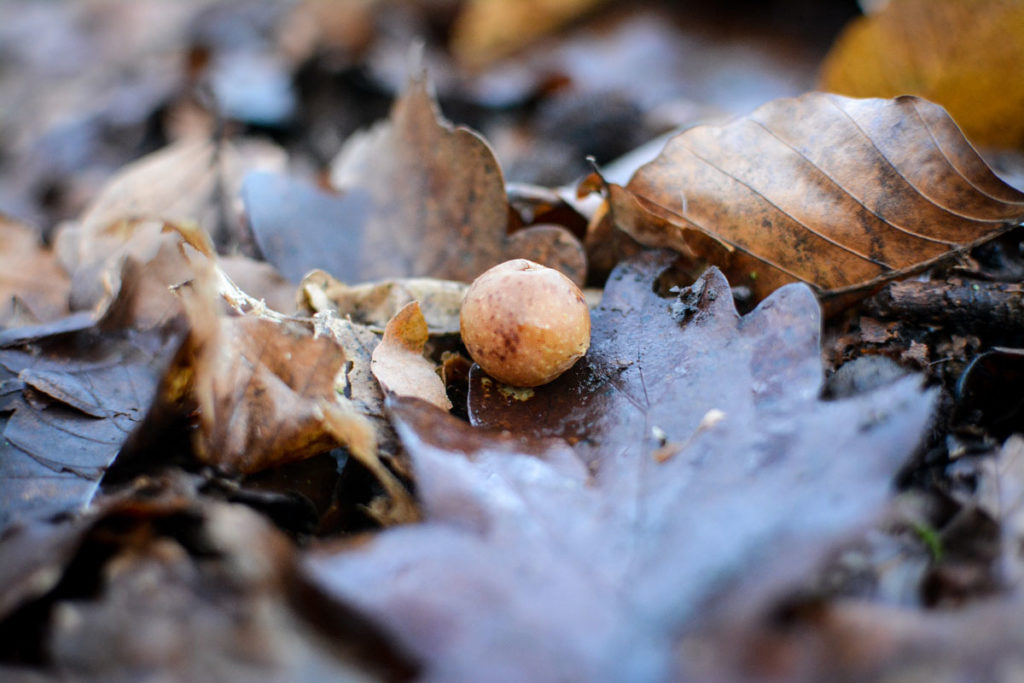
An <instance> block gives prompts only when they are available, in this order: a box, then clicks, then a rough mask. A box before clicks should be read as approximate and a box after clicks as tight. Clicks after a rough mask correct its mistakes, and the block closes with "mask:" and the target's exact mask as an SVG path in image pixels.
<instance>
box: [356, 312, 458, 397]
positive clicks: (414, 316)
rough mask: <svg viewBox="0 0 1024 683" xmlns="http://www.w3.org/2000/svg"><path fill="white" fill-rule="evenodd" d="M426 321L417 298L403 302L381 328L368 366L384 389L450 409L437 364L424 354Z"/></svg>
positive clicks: (396, 394)
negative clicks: (377, 343) (382, 331)
mask: <svg viewBox="0 0 1024 683" xmlns="http://www.w3.org/2000/svg"><path fill="white" fill-rule="evenodd" d="M426 344H427V321H426V320H424V318H423V313H421V312H420V305H419V303H418V302H416V301H413V302H412V303H409V304H406V305H405V306H404V307H403V308H402V310H400V311H399V312H398V313H396V314H395V317H394V318H392V319H391V321H390V322H388V325H387V327H386V328H385V329H384V338H383V339H382V340H381V342H380V344H379V345H378V346H377V348H376V349H374V350H373V360H372V362H371V365H370V368H371V370H372V372H373V376H374V377H376V378H377V381H378V382H380V385H381V387H383V388H384V391H386V392H388V393H389V394H393V395H395V396H415V397H416V398H421V399H423V400H424V401H426V402H427V403H430V404H431V405H435V406H437V407H438V408H441V409H442V410H451V409H452V402H451V401H449V400H448V395H447V394H446V393H445V389H444V382H442V381H441V377H440V375H438V374H437V368H436V367H435V366H434V364H433V363H431V362H430V361H429V360H427V359H426V358H424V357H423V348H424V346H426Z"/></svg>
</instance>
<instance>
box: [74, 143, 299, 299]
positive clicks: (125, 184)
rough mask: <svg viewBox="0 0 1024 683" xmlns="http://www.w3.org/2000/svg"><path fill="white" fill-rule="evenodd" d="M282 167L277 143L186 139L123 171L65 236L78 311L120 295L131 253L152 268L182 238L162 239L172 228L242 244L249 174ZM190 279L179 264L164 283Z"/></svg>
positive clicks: (185, 270) (221, 242) (281, 154)
mask: <svg viewBox="0 0 1024 683" xmlns="http://www.w3.org/2000/svg"><path fill="white" fill-rule="evenodd" d="M253 148H255V151H253ZM283 165H284V153H283V151H282V150H280V149H279V148H277V147H274V146H272V145H267V144H263V143H246V144H245V145H232V144H229V143H224V144H214V143H212V142H208V141H205V140H187V141H183V142H178V143H175V144H173V145H170V146H168V147H165V148H164V149H161V150H158V151H156V152H154V153H152V154H150V155H148V156H145V157H143V158H142V159H139V160H138V161H135V162H133V163H131V164H128V165H127V166H125V167H124V168H123V169H121V171H119V172H118V173H117V174H116V175H115V176H114V177H113V178H112V179H111V180H110V182H109V183H108V184H107V185H106V187H105V188H104V189H103V191H102V192H101V193H100V195H99V196H98V197H97V198H96V199H95V200H94V201H93V202H92V204H91V205H90V206H89V208H88V209H86V211H85V212H84V213H83V214H82V216H81V219H80V220H79V222H78V224H77V225H76V226H69V227H67V228H65V230H66V231H68V232H69V234H65V235H63V236H62V237H61V239H62V240H64V241H66V242H69V243H73V245H74V248H73V252H74V255H73V263H72V264H70V265H71V266H72V269H73V270H72V280H73V282H74V289H73V296H72V303H73V307H74V308H76V309H84V308H91V307H92V306H94V305H95V304H96V303H97V302H99V301H100V300H102V299H103V298H104V297H105V296H108V295H109V294H110V292H111V291H113V292H116V291H117V286H118V283H117V268H118V264H119V262H120V261H121V260H122V259H123V258H124V256H125V254H131V255H132V256H133V257H134V258H136V259H137V260H139V261H142V262H143V263H146V262H149V261H151V260H152V259H153V258H154V257H155V254H156V253H157V252H158V251H159V250H160V249H161V248H162V247H165V246H166V244H167V243H170V244H172V245H174V244H176V238H174V237H170V236H167V235H164V234H163V227H164V225H165V224H166V223H176V224H179V225H182V226H186V225H195V226H198V228H199V229H201V230H205V231H206V232H207V233H208V234H209V235H211V236H212V238H213V241H214V242H215V243H217V244H221V245H224V244H230V243H237V242H238V239H239V238H238V236H237V235H234V234H229V232H230V230H232V229H233V225H234V223H238V222H239V221H238V220H237V216H238V212H239V210H238V207H237V206H236V205H235V202H236V199H235V197H236V195H237V192H238V188H239V185H240V183H241V178H242V177H243V175H244V173H245V172H246V171H247V170H248V169H251V168H280V167H282V166H283ZM230 217H235V218H236V220H235V221H233V222H232V221H231V220H230ZM225 223H226V224H225ZM190 275H191V272H190V270H189V268H188V266H187V264H186V263H184V262H180V263H178V264H177V265H176V267H175V268H173V269H171V270H170V271H169V272H168V274H167V277H168V281H167V282H166V283H165V284H166V285H168V286H170V285H174V284H178V283H180V282H182V281H184V280H186V279H187V278H188V277H190Z"/></svg>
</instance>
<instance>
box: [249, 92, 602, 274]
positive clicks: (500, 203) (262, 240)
mask: <svg viewBox="0 0 1024 683" xmlns="http://www.w3.org/2000/svg"><path fill="white" fill-rule="evenodd" d="M331 181H332V183H333V184H334V186H335V187H337V188H339V190H341V191H342V194H341V195H340V196H337V195H332V194H329V193H327V192H324V191H320V190H317V189H316V188H314V187H312V186H309V185H307V184H304V183H302V182H300V181H298V180H296V179H292V178H288V177H286V176H281V175H275V174H269V173H260V174H253V175H250V176H249V177H248V178H246V181H245V185H244V188H243V196H244V199H245V205H246V214H247V216H248V219H249V223H250V225H251V227H252V231H253V234H254V236H255V238H256V241H257V243H258V245H259V247H260V249H261V251H262V252H263V255H264V257H265V258H266V259H267V260H268V261H269V262H270V263H272V264H274V265H275V266H276V267H277V268H278V269H279V270H280V271H281V273H282V274H283V275H284V276H285V277H287V278H289V279H290V280H292V281H294V282H298V281H299V280H300V279H302V277H303V276H305V275H306V273H308V272H309V271H310V270H313V269H315V268H319V269H322V270H326V271H327V272H329V273H331V274H332V275H334V276H335V277H337V278H339V279H340V280H342V281H344V282H349V283H359V282H366V281H371V280H384V279H390V278H400V277H432V278H440V279H447V280H459V281H463V282H470V281H472V280H473V279H474V278H475V277H476V276H477V275H479V274H480V273H482V272H483V271H485V270H487V268H489V267H491V266H493V265H496V264H498V263H500V262H502V261H505V260H508V259H510V258H517V257H520V256H523V257H527V255H530V256H532V257H533V258H534V259H537V258H545V259H546V261H544V262H545V265H551V266H552V267H559V266H560V265H561V267H563V268H564V267H567V266H566V265H564V264H571V266H572V267H573V268H574V269H575V270H573V271H572V272H567V273H566V275H568V276H569V277H571V278H573V279H574V280H577V281H579V282H582V278H583V277H585V275H586V273H585V263H586V261H585V256H584V255H583V248H582V246H581V245H580V244H579V241H578V240H576V238H575V237H574V236H573V235H572V234H571V233H569V232H568V231H566V230H562V229H560V228H545V229H534V230H525V231H522V233H521V234H519V236H513V237H514V239H510V238H509V237H508V236H507V235H506V231H507V228H508V223H509V206H508V199H507V197H506V194H505V185H504V180H503V178H502V173H501V168H500V167H499V165H498V162H497V160H496V159H495V158H494V153H493V152H492V151H491V149H490V147H488V146H487V143H486V142H485V141H484V140H483V139H482V138H481V137H480V136H479V135H477V134H476V133H474V132H473V131H471V130H469V129H468V128H464V127H453V126H452V125H451V124H450V123H448V122H447V121H445V120H444V119H443V118H442V117H441V115H440V113H439V111H438V107H437V104H436V103H435V101H434V99H433V97H432V95H431V94H430V92H429V86H428V84H427V81H426V76H425V75H423V74H420V75H419V76H418V77H416V78H414V79H413V80H412V81H411V82H410V84H409V88H408V90H407V91H406V92H405V94H404V95H403V96H402V97H401V98H399V99H398V101H396V102H395V105H394V108H393V109H392V112H391V117H390V119H389V120H387V121H384V122H382V123H380V124H378V125H377V126H376V127H374V128H372V129H370V130H369V131H365V132H363V133H360V134H356V135H354V136H353V137H351V138H350V139H349V141H348V142H347V143H346V145H345V147H344V148H343V149H342V150H341V152H340V153H339V155H338V157H337V159H336V160H335V161H334V163H333V165H332V170H331Z"/></svg>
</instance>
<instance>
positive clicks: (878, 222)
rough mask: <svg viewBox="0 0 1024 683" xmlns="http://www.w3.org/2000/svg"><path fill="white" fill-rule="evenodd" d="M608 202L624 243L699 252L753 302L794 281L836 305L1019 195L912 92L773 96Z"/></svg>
mask: <svg viewBox="0 0 1024 683" xmlns="http://www.w3.org/2000/svg"><path fill="white" fill-rule="evenodd" d="M609 199H610V204H611V209H612V212H613V216H614V220H615V222H616V224H617V225H618V226H619V227H620V228H622V229H623V230H625V231H626V232H627V233H628V234H630V235H631V236H632V237H633V238H635V239H636V240H638V241H640V242H641V243H643V244H646V245H648V246H668V247H672V248H673V249H676V250H677V251H679V252H681V253H683V254H687V255H689V256H694V257H701V258H704V259H706V260H707V261H708V262H710V263H713V264H716V265H718V266H719V267H720V268H722V270H723V271H725V273H726V275H727V276H728V277H729V281H730V282H731V283H732V284H733V285H744V286H747V287H750V289H751V290H752V291H753V293H754V295H755V298H756V299H757V300H760V299H762V298H764V297H765V296H766V295H767V294H768V293H769V292H771V291H772V290H774V289H775V288H777V287H778V286H780V285H781V284H783V283H786V282H792V281H800V282H805V283H807V284H809V285H811V286H812V287H813V288H814V289H815V291H816V292H817V293H818V294H822V295H826V296H833V297H836V299H837V300H839V299H841V298H842V297H845V296H848V295H851V294H858V293H860V292H863V291H867V290H868V289H869V288H871V287H872V286H875V285H877V284H879V283H881V282H884V281H886V280H889V279H892V278H896V277H900V276H904V275H907V274H909V273H912V272H915V271H918V270H922V269H924V268H926V267H927V266H929V265H931V264H934V263H936V262H938V261H940V260H942V259H944V258H948V257H950V256H951V255H954V254H956V253H958V252H961V251H963V250H965V249H968V248H970V247H972V246H974V245H977V244H979V243H981V242H984V241H986V240H990V239H992V238H994V237H996V236H998V235H1000V234H1001V233H1003V232H1005V231H1006V230H1007V229H1009V228H1010V227H1012V226H1013V225H1015V224H1017V223H1019V222H1020V221H1021V220H1022V219H1024V194H1022V193H1020V192H1018V191H1017V190H1014V189H1013V188H1011V187H1010V186H1008V185H1006V184H1005V183H1003V182H1002V181H1001V180H999V179H998V178H997V177H996V176H995V175H994V174H993V173H992V171H991V170H990V169H989V168H988V166H986V165H985V162H984V161H982V159H981V158H980V157H979V156H978V154H977V153H976V152H975V151H974V149H973V148H972V147H971V145H970V144H969V143H968V142H967V140H965V139H964V137H963V134H962V133H961V132H960V130H959V129H958V128H957V126H956V124H955V123H954V122H953V120H952V119H950V117H949V116H948V115H947V114H946V112H945V111H944V110H943V109H942V108H941V107H939V106H937V105H935V104H932V103H929V102H926V101H924V100H921V99H919V98H916V97H899V98H896V99H893V100H877V99H868V100H857V99H850V98H846V97H840V96H838V95H829V94H824V93H809V94H807V95H803V96H801V97H798V98H794V99H782V100H775V101H773V102H770V103H768V104H766V105H764V106H762V107H761V108H760V109H758V110H756V111H755V112H753V113H752V114H750V115H748V116H744V117H741V118H739V119H737V120H735V121H733V122H732V123H729V124H727V125H724V126H700V127H697V128H692V129H690V130H688V131H686V132H684V133H682V134H680V135H678V136H677V137H675V138H673V139H672V140H671V141H670V142H669V143H668V144H667V145H666V147H665V149H664V151H662V153H661V155H660V156H659V157H658V158H657V159H656V160H654V161H652V162H651V163H649V164H647V165H645V166H643V167H641V168H640V169H639V170H638V171H637V172H636V174H635V175H634V176H633V178H632V179H631V180H630V182H629V184H628V185H627V186H626V187H625V188H622V187H619V186H615V185H612V186H610V188H609Z"/></svg>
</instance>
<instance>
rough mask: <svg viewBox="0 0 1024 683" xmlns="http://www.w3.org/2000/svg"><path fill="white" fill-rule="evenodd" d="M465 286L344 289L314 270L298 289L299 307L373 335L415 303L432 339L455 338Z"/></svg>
mask: <svg viewBox="0 0 1024 683" xmlns="http://www.w3.org/2000/svg"><path fill="white" fill-rule="evenodd" d="M466 289H467V285H466V284H465V283H463V282H452V281H451V280H434V279H431V278H408V279H403V280H387V281H385V282H367V283H363V284H359V285H346V284H345V283H344V282H339V281H338V280H336V279H335V278H334V277H332V276H331V275H330V274H329V273H325V272H324V271H322V270H314V271H313V272H311V273H309V274H308V275H306V277H304V278H303V279H302V282H301V284H300V285H299V299H300V301H299V306H300V308H304V309H307V310H308V311H309V312H310V313H321V312H324V311H331V312H332V313H334V315H336V316H338V317H340V318H350V319H351V320H353V321H354V322H356V323H359V324H361V325H366V326H368V327H369V328H370V329H372V330H374V331H375V332H383V331H384V326H385V325H387V324H388V321H389V320H391V319H392V318H393V317H395V315H396V314H397V313H398V311H400V310H401V309H402V308H403V307H404V306H405V305H406V304H408V303H410V302H412V301H418V302H419V304H420V312H421V313H422V315H423V318H424V319H425V320H426V321H427V331H428V332H429V334H432V335H443V334H458V333H459V311H460V308H461V306H462V298H463V297H464V296H465V295H466Z"/></svg>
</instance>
